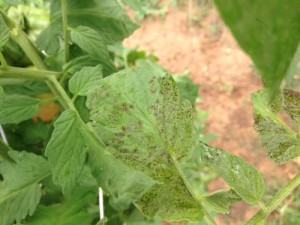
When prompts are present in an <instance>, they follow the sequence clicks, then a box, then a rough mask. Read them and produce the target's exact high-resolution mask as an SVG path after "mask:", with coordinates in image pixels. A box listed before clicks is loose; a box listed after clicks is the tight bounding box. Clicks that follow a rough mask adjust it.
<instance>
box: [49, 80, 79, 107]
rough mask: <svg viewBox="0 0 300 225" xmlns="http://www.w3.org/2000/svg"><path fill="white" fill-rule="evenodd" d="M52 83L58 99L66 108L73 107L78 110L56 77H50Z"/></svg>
mask: <svg viewBox="0 0 300 225" xmlns="http://www.w3.org/2000/svg"><path fill="white" fill-rule="evenodd" d="M50 85H51V87H52V91H53V93H54V94H55V95H56V96H57V98H58V101H59V102H60V103H61V104H62V106H63V108H64V109H73V110H75V111H77V110H76V108H75V106H74V105H73V102H72V100H71V99H70V97H69V96H68V95H67V93H66V91H65V90H64V89H63V88H62V86H61V85H60V83H59V82H58V81H57V79H56V78H55V77H51V78H50Z"/></svg>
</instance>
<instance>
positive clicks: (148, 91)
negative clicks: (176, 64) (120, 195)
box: [87, 67, 203, 221]
mask: <svg viewBox="0 0 300 225" xmlns="http://www.w3.org/2000/svg"><path fill="white" fill-rule="evenodd" d="M87 106H88V108H89V109H90V110H91V118H90V119H91V120H92V122H90V123H89V126H90V127H92V129H93V130H94V133H95V134H96V136H97V138H98V140H99V141H101V142H102V143H104V145H105V146H106V147H107V149H108V150H109V151H110V152H111V154H112V155H114V156H115V157H116V158H118V159H120V160H122V161H123V162H125V163H126V164H127V165H129V166H130V167H132V168H133V169H135V170H138V171H141V172H143V173H145V174H147V175H148V176H150V177H151V178H152V179H154V180H156V181H157V182H158V183H157V184H155V188H154V187H152V188H150V189H148V190H147V191H146V192H145V193H144V194H143V195H142V196H140V197H139V199H138V200H137V201H136V204H137V205H138V207H139V208H140V209H142V211H143V213H145V214H146V215H147V216H152V215H153V214H154V213H158V215H159V216H161V217H162V218H164V219H169V220H178V219H189V220H192V221H198V220H200V219H201V218H202V216H203V212H202V209H201V207H200V206H199V204H198V202H197V201H196V199H194V198H193V196H192V194H191V193H190V190H188V188H187V187H186V184H185V181H184V180H183V177H182V176H181V175H180V174H178V167H179V166H178V161H179V160H182V159H184V158H187V157H188V156H189V153H190V150H191V149H192V148H193V146H194V130H193V109H192V107H191V105H190V104H189V102H188V101H184V102H183V103H182V104H180V100H179V93H178V91H177V88H176V84H175V81H174V80H173V79H172V77H171V76H170V75H166V76H164V77H156V76H155V75H154V74H153V72H152V71H151V70H144V69H143V68H140V67H137V68H135V69H129V70H124V71H121V72H119V73H117V74H114V75H111V76H109V77H107V78H105V79H103V80H102V82H101V84H100V85H99V87H97V88H95V89H94V90H93V91H91V92H89V94H88V99H87ZM179 196H180V197H179ZM159 199H164V200H163V201H161V200H159ZM158 202H160V204H157V203H158ZM155 204H156V206H155V207H154V205H155ZM183 205H184V206H185V207H182V206H183ZM153 207H154V208H153Z"/></svg>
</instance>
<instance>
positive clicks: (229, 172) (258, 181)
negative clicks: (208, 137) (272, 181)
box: [199, 143, 265, 204]
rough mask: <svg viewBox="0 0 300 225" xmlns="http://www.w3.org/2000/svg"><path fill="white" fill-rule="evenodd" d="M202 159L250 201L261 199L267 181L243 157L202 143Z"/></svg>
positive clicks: (255, 201) (244, 198)
mask: <svg viewBox="0 0 300 225" xmlns="http://www.w3.org/2000/svg"><path fill="white" fill-rule="evenodd" d="M199 151H200V153H201V159H202V161H203V163H205V164H206V165H207V166H209V167H210V168H212V169H213V170H214V171H215V172H216V173H217V174H218V175H219V176H220V177H222V178H223V179H224V180H225V181H226V183H227V184H229V186H230V187H231V188H232V189H233V190H234V191H235V192H236V193H237V194H238V195H239V196H241V198H242V199H243V200H245V201H246V202H248V203H251V204H254V203H257V202H258V201H260V200H261V198H262V196H263V194H264V191H265V183H264V180H263V177H262V175H261V174H260V173H259V172H258V171H257V170H256V169H255V168H254V167H253V166H251V165H250V164H248V163H247V162H246V161H244V160H243V159H242V158H240V157H237V156H235V155H232V154H230V153H228V152H225V151H223V150H220V149H217V148H214V147H211V146H209V145H207V144H204V143H200V149H199Z"/></svg>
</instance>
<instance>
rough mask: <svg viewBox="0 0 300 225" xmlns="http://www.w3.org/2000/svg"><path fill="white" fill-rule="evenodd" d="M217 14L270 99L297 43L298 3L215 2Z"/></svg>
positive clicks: (299, 25)
mask: <svg viewBox="0 0 300 225" xmlns="http://www.w3.org/2000/svg"><path fill="white" fill-rule="evenodd" d="M214 3H215V4H216V6H217V7H218V9H219V11H220V14H221V16H222V18H223V20H224V21H225V23H226V24H227V25H228V26H229V28H230V30H231V32H232V33H233V35H234V36H235V38H236V40H237V41H238V43H239V44H240V46H241V47H242V48H243V49H244V50H245V51H246V52H247V53H248V54H249V55H250V57H251V58H252V60H253V62H254V64H255V65H256V66H257V68H258V69H259V70H260V72H261V73H262V77H263V80H264V83H265V85H266V87H267V88H268V92H269V93H270V97H271V98H273V97H274V96H275V94H276V93H277V92H278V90H279V87H280V84H281V81H282V79H283V78H284V76H285V75H286V74H287V72H288V70H289V66H290V63H291V62H292V60H293V57H294V54H295V53H296V50H297V47H298V45H299V40H300V23H299V21H300V1H299V0H290V1H289V2H288V4H287V2H286V1H285V0H276V1H272V0H265V1H260V0H253V1H248V0H229V1H223V0H216V1H214Z"/></svg>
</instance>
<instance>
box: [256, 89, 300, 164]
mask: <svg viewBox="0 0 300 225" xmlns="http://www.w3.org/2000/svg"><path fill="white" fill-rule="evenodd" d="M290 94H291V93H290ZM284 95H285V103H284V105H285V106H284V107H285V108H287V104H288V101H290V100H292V99H293V98H292V96H291V95H290V96H287V95H286V93H285V94H284ZM288 99H289V100H288ZM252 104H253V114H254V121H255V129H256V130H257V132H258V133H259V135H260V138H261V140H262V144H263V146H264V149H265V151H266V152H267V155H268V156H269V157H270V158H271V159H273V160H275V161H276V162H277V163H285V162H287V161H289V160H291V159H293V158H295V157H297V156H299V155H300V139H299V138H298V136H297V133H296V132H294V131H293V130H292V129H290V128H289V127H288V126H287V125H286V124H285V123H284V122H282V121H281V120H280V119H279V118H278V117H277V116H276V114H275V113H274V111H273V109H272V108H271V107H270V106H269V104H268V98H267V96H266V93H265V92H264V91H258V92H256V93H254V94H253V95H252ZM288 110H290V112H293V111H292V108H289V109H288Z"/></svg>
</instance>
